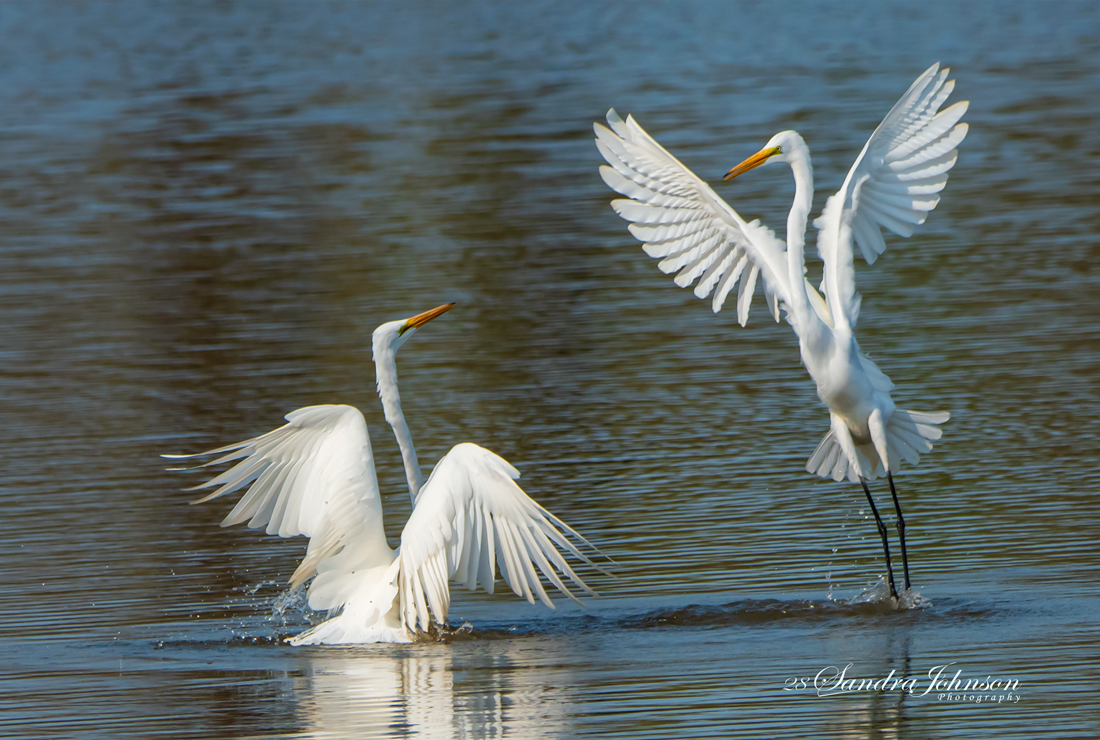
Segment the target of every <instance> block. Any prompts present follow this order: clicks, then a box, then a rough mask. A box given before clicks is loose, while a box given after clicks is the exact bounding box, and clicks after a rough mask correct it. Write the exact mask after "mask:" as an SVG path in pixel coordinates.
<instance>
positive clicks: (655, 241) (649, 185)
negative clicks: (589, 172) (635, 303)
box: [594, 109, 789, 326]
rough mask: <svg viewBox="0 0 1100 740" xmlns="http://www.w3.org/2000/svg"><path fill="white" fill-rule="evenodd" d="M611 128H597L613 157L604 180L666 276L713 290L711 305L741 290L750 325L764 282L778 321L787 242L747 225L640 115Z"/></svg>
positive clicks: (614, 119) (611, 114)
mask: <svg viewBox="0 0 1100 740" xmlns="http://www.w3.org/2000/svg"><path fill="white" fill-rule="evenodd" d="M607 123H608V125H610V126H611V129H610V130H608V129H607V128H605V127H604V126H601V125H600V124H598V123H597V124H595V125H594V129H595V131H596V137H597V138H596V146H597V147H598V148H599V150H600V154H602V155H603V158H604V159H606V160H607V163H608V165H610V167H609V166H607V165H601V166H600V175H602V176H603V180H604V182H606V183H607V184H608V186H609V187H610V188H611V189H612V190H614V191H615V192H617V193H621V194H622V195H625V196H626V198H623V199H620V200H614V201H612V202H611V205H612V207H613V208H614V209H615V211H616V212H617V213H618V214H619V215H620V216H622V217H623V218H624V219H626V220H627V221H631V222H632V223H631V225H630V227H629V228H630V233H631V234H633V235H634V237H635V238H637V239H638V240H639V241H641V242H644V246H643V249H644V250H645V252H646V254H648V255H649V256H650V257H657V258H660V260H661V261H660V262H659V263H658V265H657V266H658V267H659V268H660V269H661V271H662V272H664V273H673V272H675V273H677V274H676V278H675V282H676V284H677V285H679V286H680V287H681V288H685V287H687V286H688V285H691V284H692V283H693V282H695V281H696V280H698V281H699V282H698V283H697V284H696V286H695V295H696V296H697V297H699V298H706V297H707V296H709V295H711V294H712V293H713V298H712V300H711V307H712V309H713V310H714V312H715V313H717V312H718V311H720V310H721V309H722V305H723V304H724V303H725V300H726V297H727V296H728V295H729V294H730V292H731V291H732V290H733V289H734V288H735V287H736V288H737V289H738V290H737V320H738V322H739V323H740V324H741V325H742V326H744V325H745V322H746V321H747V320H748V316H749V303H750V302H751V300H752V296H753V293H754V292H755V290H756V280H757V278H758V277H759V276H763V278H764V295H765V298H766V299H767V302H768V308H769V310H770V311H771V313H772V315H773V316H774V317H775V320H776V321H778V320H779V302H780V301H783V302H785V301H786V300H787V295H789V293H788V290H787V279H786V271H785V270H786V256H785V251H786V245H785V244H784V243H783V242H782V241H780V240H779V239H777V238H776V236H775V234H774V233H773V232H772V231H771V230H770V229H768V228H766V227H764V226H762V225H760V222H759V221H753V222H752V223H746V222H745V221H744V219H742V218H741V216H739V215H738V214H737V212H736V211H734V210H733V209H732V208H730V206H729V205H727V204H726V202H725V201H724V200H722V199H721V198H719V197H718V195H717V194H716V193H715V192H714V190H712V189H711V188H710V186H709V185H707V184H706V183H705V182H703V181H702V180H700V179H699V178H698V177H697V176H696V175H695V174H694V173H693V172H692V171H691V170H689V169H688V168H687V167H685V166H684V165H683V164H682V163H681V162H680V161H679V160H678V159H676V158H675V157H673V156H672V155H671V154H669V153H668V151H666V150H665V149H664V147H662V146H661V145H660V144H658V143H657V142H656V141H655V140H654V139H653V137H652V136H650V135H649V134H647V133H646V132H645V131H644V130H643V129H642V127H641V126H639V125H638V123H637V121H635V120H634V117H633V116H628V117H627V119H626V121H623V120H622V119H621V118H619V116H618V114H617V113H615V110H614V109H612V110H609V111H608V112H607Z"/></svg>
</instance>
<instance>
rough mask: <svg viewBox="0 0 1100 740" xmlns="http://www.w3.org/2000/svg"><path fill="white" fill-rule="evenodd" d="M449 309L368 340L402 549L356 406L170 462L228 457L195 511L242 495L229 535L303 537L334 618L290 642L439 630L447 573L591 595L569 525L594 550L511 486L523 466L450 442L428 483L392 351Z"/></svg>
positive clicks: (473, 583)
mask: <svg viewBox="0 0 1100 740" xmlns="http://www.w3.org/2000/svg"><path fill="white" fill-rule="evenodd" d="M452 305H453V304H448V305H446V306H440V307H439V308H437V309H433V310H432V311H428V312H425V313H423V314H418V315H417V316H414V317H412V318H411V319H408V320H403V321H393V322H389V323H387V324H383V325H382V326H380V327H378V329H377V330H375V332H374V354H375V363H376V366H377V370H378V384H379V394H380V396H381V398H382V401H383V405H384V406H385V408H386V419H387V421H389V422H390V424H391V425H392V426H393V428H394V432H395V434H396V435H397V438H398V444H399V445H400V446H401V448H402V456H403V458H404V460H405V463H406V476H407V477H408V480H409V487H410V494H411V495H412V497H413V512H412V515H411V516H410V517H409V520H408V522H407V523H406V524H405V528H404V529H403V530H402V532H401V543H400V546H399V547H398V549H397V550H391V549H390V547H389V545H388V544H387V542H386V535H385V532H384V530H383V528H382V501H381V498H380V496H379V490H378V480H377V478H376V476H375V472H374V458H373V455H372V453H371V447H370V437H369V435H368V433H367V425H366V422H365V421H364V419H363V414H362V413H360V412H359V410H358V409H356V408H353V407H351V406H309V407H306V408H301V409H298V410H297V411H293V412H291V413H290V414H287V417H286V420H287V424H286V425H285V426H282V427H280V428H278V429H276V430H274V431H271V432H268V433H267V434H264V435H262V436H259V437H256V438H254V439H250V440H247V441H245V442H239V443H237V444H234V445H229V446H227V447H222V448H219V449H216V450H210V451H209V452H203V453H199V454H198V455H165V457H170V458H176V459H186V458H193V457H200V456H203V455H213V454H220V455H221V456H220V457H218V458H216V459H214V460H212V461H210V462H207V463H205V464H204V465H203V466H201V467H208V466H212V465H218V464H221V463H226V462H234V463H235V464H234V465H233V466H232V467H231V468H229V469H228V470H226V471H225V472H223V473H221V474H220V475H218V476H216V477H214V478H213V479H211V480H209V481H207V482H206V483H203V484H201V485H199V486H196V487H195V489H206V488H213V487H217V490H215V491H214V492H213V493H211V494H209V495H208V496H205V497H203V498H201V499H198V500H197V501H195V502H193V503H201V502H203V501H209V500H211V499H214V498H217V497H219V496H223V495H225V494H229V493H233V492H235V491H238V490H240V489H241V488H244V487H246V486H247V487H248V491H247V493H245V495H244V496H242V497H241V500H240V501H239V502H238V503H237V505H236V506H235V507H234V508H233V510H232V511H231V512H230V513H229V515H228V516H227V517H226V518H225V519H224V520H223V521H222V526H223V527H228V526H231V525H233V524H240V523H242V522H246V521H247V522H248V526H249V527H254V528H260V527H263V528H265V530H266V531H267V533H268V534H276V535H279V536H280V537H294V536H298V535H302V536H305V537H308V538H309V545H308V547H307V549H306V556H305V558H304V559H303V560H302V563H301V564H300V565H299V566H298V568H297V570H295V572H294V575H293V576H292V578H291V584H292V585H298V584H300V583H303V582H305V581H307V580H309V579H310V578H313V581H312V582H311V583H310V585H309V592H308V596H309V606H310V608H312V609H317V610H328V611H329V612H339V613H338V614H337V615H336V616H333V617H332V618H331V619H329V620H327V621H325V622H323V623H321V624H319V625H317V626H315V627H313V628H312V629H309V630H307V631H305V632H303V633H302V634H300V635H298V636H296V637H293V638H291V639H290V640H289V642H291V643H292V644H295V645H310V644H320V643H327V644H334V643H364V642H409V641H411V640H412V639H413V637H414V636H415V635H416V633H417V632H418V631H427V630H428V628H429V625H430V623H431V620H432V618H433V617H434V619H435V621H436V622H438V623H445V621H446V619H447V612H448V610H449V607H450V587H449V581H450V579H451V578H454V579H455V580H456V581H457V582H459V583H461V584H463V585H465V586H466V588H468V589H470V590H471V591H474V590H476V589H477V588H478V586H480V587H481V588H483V589H484V590H485V591H487V592H489V593H490V594H491V593H493V586H494V580H495V577H496V571H497V567H498V566H499V569H500V574H501V577H502V578H503V579H504V581H505V583H507V584H508V585H509V586H511V588H512V590H513V591H514V592H515V593H516V594H517V595H518V596H521V597H523V598H525V599H527V601H529V602H531V603H534V600H535V597H538V598H539V600H541V601H542V602H543V603H544V604H546V605H547V606H549V607H550V608H554V605H553V602H552V601H551V600H550V597H549V596H548V595H547V593H546V589H545V588H544V587H543V585H542V582H541V579H540V574H541V576H542V577H545V578H546V580H547V581H549V582H550V583H551V584H552V585H553V586H555V587H556V588H557V589H558V590H560V591H561V592H562V593H563V594H565V595H566V596H568V597H569V598H571V599H573V600H574V601H576V597H575V596H574V595H573V594H572V593H571V591H570V589H569V587H568V586H567V585H566V583H565V581H564V580H563V578H562V577H563V576H564V578H565V579H568V580H569V581H572V583H573V584H574V585H575V586H576V587H578V588H580V589H582V590H584V591H586V592H588V593H594V592H593V591H592V589H590V588H589V587H588V586H587V585H586V584H585V583H584V581H583V580H581V578H580V577H579V576H578V575H577V574H576V572H574V570H573V568H572V567H570V565H569V563H568V562H566V560H565V558H564V557H563V555H562V552H563V551H564V552H565V553H567V554H569V555H572V556H573V557H575V558H577V559H578V560H579V561H581V562H583V563H586V564H589V565H593V566H594V564H593V563H592V562H591V560H589V558H587V557H586V556H585V555H584V554H583V553H581V552H580V550H578V549H577V547H576V546H575V545H574V544H573V543H572V542H570V541H569V539H568V538H567V536H566V535H565V534H563V533H562V530H564V531H565V532H567V533H568V534H569V535H572V536H573V537H574V538H576V539H577V541H578V542H580V543H583V544H585V545H588V542H587V541H586V540H585V539H584V538H583V537H581V536H580V535H579V534H577V533H576V532H575V531H573V530H572V529H571V528H570V527H568V526H567V525H565V524H564V523H563V522H562V521H561V520H559V519H558V518H557V517H555V516H554V515H553V514H551V513H550V512H548V511H547V510H546V509H544V508H543V507H541V506H539V504H537V503H536V502H535V501H533V500H532V499H531V498H530V497H529V496H528V495H527V494H526V493H524V492H523V490H522V489H521V488H520V487H519V486H518V485H517V484H516V482H515V481H516V480H517V479H518V478H519V471H517V470H516V469H515V468H514V467H512V466H511V465H509V464H508V462H506V461H505V460H504V459H503V458H501V457H499V456H497V455H495V454H493V453H492V452H490V451H489V450H486V449H484V448H482V447H479V446H477V445H475V444H470V443H464V444H459V445H456V446H455V447H454V448H452V449H451V451H450V452H448V453H447V454H446V455H444V456H443V458H442V459H441V460H440V461H439V463H438V464H437V465H436V466H435V469H434V470H433V471H432V474H431V476H430V477H429V478H428V481H427V482H426V483H423V485H422V486H421V477H420V471H419V467H418V466H417V464H416V453H415V450H413V449H412V437H411V435H410V434H409V430H408V426H407V425H406V424H405V420H404V415H403V414H402V413H401V408H400V398H399V396H398V393H397V370H396V362H395V357H396V352H397V349H398V348H399V347H400V346H401V344H403V343H404V342H405V341H406V340H407V339H408V338H409V337H410V336H412V334H413V333H415V331H416V328H417V327H418V326H421V325H422V324H424V323H425V322H427V321H429V320H430V319H432V318H434V317H435V316H438V315H440V314H441V313H443V312H444V311H446V310H448V309H449V308H451V306H452ZM410 464H411V466H412V468H410ZM195 489H191V490H195ZM589 546H590V547H591V545H589ZM559 548H560V549H559ZM593 549H594V548H593ZM594 567H596V566H594ZM559 573H560V574H561V575H559Z"/></svg>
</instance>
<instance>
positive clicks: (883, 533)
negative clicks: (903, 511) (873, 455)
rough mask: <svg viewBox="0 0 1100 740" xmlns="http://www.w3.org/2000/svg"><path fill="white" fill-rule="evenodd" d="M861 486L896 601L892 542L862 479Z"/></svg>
mask: <svg viewBox="0 0 1100 740" xmlns="http://www.w3.org/2000/svg"><path fill="white" fill-rule="evenodd" d="M859 484H860V485H861V486H863V492H864V493H866V494H867V503H869V504H870V505H871V513H872V514H874V515H875V524H876V525H878V533H879V536H880V537H882V551H883V552H884V553H886V576H887V578H889V580H890V595H891V596H893V597H894V598H895V599H896V598H897V597H898V589H897V588H896V587H895V586H894V569H893V568H892V567H890V541H889V540H888V539H886V525H885V524H883V523H882V517H880V516H879V515H878V508H877V507H876V506H875V500H874V499H873V498H871V489H869V488H868V487H867V481H865V480H863V478H860V479H859Z"/></svg>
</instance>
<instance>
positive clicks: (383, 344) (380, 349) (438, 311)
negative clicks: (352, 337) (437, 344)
mask: <svg viewBox="0 0 1100 740" xmlns="http://www.w3.org/2000/svg"><path fill="white" fill-rule="evenodd" d="M454 307H455V304H453V303H445V304H443V305H442V306H437V307H435V308H433V309H432V310H430V311H425V312H424V313H418V314H417V315H416V316H413V317H412V318H409V319H398V320H397V321H387V322H386V323H385V324H382V326H380V327H378V328H377V329H375V330H374V334H373V335H372V341H373V345H374V356H375V359H376V360H377V359H378V357H379V356H380V355H383V354H396V352H397V350H398V349H400V348H401V345H402V344H404V343H405V342H406V341H408V339H409V337H411V336H412V335H413V334H415V333H416V330H417V329H418V328H420V327H421V326H423V325H424V324H426V323H428V322H429V321H431V320H432V319H434V318H435V317H436V316H442V315H443V314H445V313H447V312H448V311H450V310H451V309H452V308H454Z"/></svg>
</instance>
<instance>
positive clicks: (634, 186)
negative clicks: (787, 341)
mask: <svg viewBox="0 0 1100 740" xmlns="http://www.w3.org/2000/svg"><path fill="white" fill-rule="evenodd" d="M947 73H948V70H947V69H946V68H945V69H943V70H940V66H939V64H938V63H937V64H934V65H932V67H930V68H929V69H928V70H927V71H925V72H924V74H922V75H921V76H920V77H918V78H917V80H916V81H915V82H914V83H913V84H912V86H910V88H909V90H908V91H907V92H906V93H905V95H904V96H902V98H901V100H900V101H898V103H897V104H896V105H895V106H894V107H893V108H892V109H891V110H890V112H889V113H888V114H887V115H886V118H885V119H883V121H882V123H881V124H879V126H878V128H876V129H875V131H874V133H872V134H871V138H870V139H869V140H868V141H867V144H866V145H865V146H864V147H863V151H862V152H860V154H859V157H857V158H856V162H855V164H854V165H852V168H851V169H850V170H849V171H848V176H847V177H846V178H845V179H844V184H843V185H842V186H841V188H840V190H839V191H838V192H837V193H836V194H835V195H833V196H830V197H829V199H828V200H827V201H826V203H825V208H824V211H823V212H822V214H821V217H820V218H818V219H816V220H815V221H814V226H816V227H817V229H818V236H817V248H818V252H819V254H820V256H821V259H822V260H823V261H824V263H825V264H824V279H823V280H822V282H821V290H822V292H823V293H824V297H822V295H821V294H820V293H818V291H817V290H815V289H814V287H813V285H811V284H810V283H809V282H808V281H807V280H806V278H805V275H806V264H805V259H804V256H803V250H804V246H805V232H806V222H807V218H808V216H809V213H810V208H811V206H812V202H813V192H814V184H813V170H812V168H811V165H810V153H809V150H808V148H807V147H806V143H805V142H804V141H803V140H802V137H801V136H800V135H799V134H798V133H797V132H795V131H783V132H781V133H778V134H776V135H775V136H773V137H772V139H771V140H770V141H769V142H768V143H767V145H766V146H765V147H764V148H763V149H761V150H760V151H759V152H757V153H756V154H754V155H753V156H751V157H749V158H748V159H746V160H745V161H744V162H742V163H741V164H739V165H737V166H736V167H734V168H733V169H732V170H730V171H729V173H727V175H726V177H725V179H727V180H728V179H730V178H733V177H736V176H738V175H740V174H743V173H745V172H748V171H749V170H751V169H753V168H755V167H759V166H761V165H764V164H769V163H772V162H785V163H787V164H788V165H790V167H791V170H792V172H793V173H794V180H795V195H794V204H793V205H792V206H791V210H790V214H789V215H788V217H787V241H786V244H784V243H783V241H781V240H780V239H778V238H777V237H776V236H775V234H774V233H773V232H772V231H771V230H770V229H768V228H766V227H764V226H762V225H761V224H760V222H759V221H752V222H751V223H750V222H746V221H745V220H744V219H743V218H741V216H740V215H738V213H737V212H736V211H735V210H734V209H733V208H731V207H730V206H729V205H728V204H727V203H726V202H725V201H724V200H722V199H721V198H720V197H718V195H717V194H716V193H715V192H714V190H712V189H711V188H710V186H708V185H707V184H706V183H705V182H703V181H702V180H701V179H699V178H698V177H697V176H696V175H695V174H694V173H692V172H691V170H689V169H688V168H687V167H685V166H684V165H683V164H681V163H680V161H679V160H677V159H676V158H675V157H673V156H672V155H671V154H669V153H668V151H666V150H665V149H664V148H663V147H662V146H661V145H660V144H658V143H657V142H656V141H655V140H654V139H653V138H652V137H651V136H650V135H649V134H647V133H646V132H645V131H644V130H643V129H642V127H641V126H639V125H638V123H637V122H636V121H635V120H634V118H633V117H628V118H627V119H626V120H625V121H623V120H622V119H621V118H620V117H619V116H618V115H617V114H616V113H615V111H614V109H612V110H610V111H608V114H607V121H608V124H609V125H610V126H611V128H610V130H608V129H607V128H605V127H604V126H602V125H600V124H596V125H595V131H596V136H597V139H596V146H597V147H598V148H599V150H600V153H601V154H602V155H603V157H604V159H606V160H607V162H608V164H609V165H610V166H607V165H603V166H601V167H600V173H601V175H602V176H603V179H604V182H606V183H607V184H608V185H609V186H610V187H611V188H612V189H613V190H615V191H616V192H618V193H621V194H622V195H625V196H626V198H625V199H622V200H616V201H613V202H612V206H613V207H614V208H615V210H616V211H617V212H618V213H619V215H620V216H622V217H623V218H624V219H626V220H628V221H631V222H633V223H631V225H630V226H629V229H630V232H631V233H632V234H633V235H634V236H635V238H637V239H638V240H639V241H641V242H644V247H643V249H644V250H645V252H646V254H648V255H650V256H651V257H656V258H660V260H661V261H660V263H658V267H659V268H660V269H661V270H662V271H663V272H665V273H673V272H676V273H677V274H676V277H675V282H676V284H677V285H679V286H680V287H687V286H688V285H690V284H692V283H693V282H695V281H696V280H698V282H697V283H696V286H695V295H696V296H698V297H699V298H707V297H708V296H711V306H712V308H713V310H714V312H715V313H717V312H718V311H720V310H721V308H722V306H723V304H724V302H725V300H726V297H727V296H729V295H730V293H731V292H732V290H733V289H734V288H737V294H736V295H737V299H736V304H737V320H738V322H739V323H740V324H741V325H742V326H744V325H745V322H746V321H747V319H748V314H749V304H750V301H751V300H752V296H753V293H754V292H755V288H756V281H757V278H763V288H764V295H765V298H766V301H767V305H768V308H769V311H770V312H771V314H772V315H773V316H774V318H775V320H776V321H779V309H780V308H783V309H784V311H785V312H786V316H787V320H788V322H790V324H791V326H792V327H793V328H794V331H795V334H797V335H798V344H799V349H800V350H801V354H802V362H803V364H804V365H805V366H806V369H807V370H808V371H809V373H810V376H811V377H812V378H813V379H814V382H815V383H816V384H817V394H818V397H819V398H820V399H821V401H822V403H824V404H825V406H826V407H828V409H829V416H830V431H829V432H828V433H827V434H826V435H825V437H824V438H823V439H822V440H821V443H820V444H819V445H818V446H817V449H816V450H815V451H814V453H813V455H811V456H810V459H809V462H808V463H807V465H806V469H807V471H809V472H811V473H816V474H817V475H820V476H822V477H832V478H833V479H834V480H837V481H840V480H843V479H844V478H845V477H847V478H848V479H849V480H850V481H851V482H853V483H854V482H857V481H858V482H859V483H860V484H861V485H862V486H863V491H864V493H865V494H866V495H867V501H868V503H870V505H871V511H872V513H873V514H874V516H875V522H876V524H877V526H878V531H879V534H880V536H881V538H882V547H883V551H884V553H885V556H886V568H887V576H888V579H889V584H890V593H891V595H892V596H893V597H894V598H895V599H896V598H897V595H898V592H897V588H896V587H895V584H894V574H893V569H892V567H891V565H890V546H889V540H888V538H887V531H886V526H885V525H884V524H883V522H882V518H881V517H880V516H879V513H878V509H877V508H876V507H875V502H874V499H873V498H872V496H871V492H870V490H869V489H868V487H867V483H866V480H867V479H868V478H878V477H881V476H883V475H885V476H886V478H887V480H888V481H889V483H890V493H891V495H892V496H893V500H894V508H895V510H896V512H897V529H898V536H899V539H900V541H901V552H902V562H903V565H904V568H905V588H906V590H908V589H910V587H911V586H910V579H909V562H908V555H907V553H906V549H905V520H904V519H903V518H902V513H901V504H900V502H899V501H898V495H897V489H896V488H895V486H894V478H893V473H895V472H897V470H898V468H899V466H900V463H901V461H902V460H905V461H906V462H908V463H910V464H913V465H915V464H916V463H917V462H918V461H919V459H920V454H921V453H926V452H929V451H930V450H931V449H932V442H933V441H934V440H937V439H939V438H940V436H941V434H942V432H941V430H940V428H939V425H941V424H943V423H944V422H946V421H947V419H948V418H949V414H948V413H947V412H933V413H924V412H916V411H905V410H902V409H898V408H895V406H894V402H893V400H891V397H890V391H891V390H892V389H893V388H894V384H893V383H892V382H890V379H889V378H888V377H886V375H885V374H884V373H883V372H882V371H881V370H879V369H878V367H877V366H876V365H875V363H873V362H872V361H871V360H870V359H869V358H868V357H867V356H866V355H864V354H862V353H861V352H860V348H859V345H858V344H857V343H856V339H855V335H854V329H855V326H856V320H857V319H858V317H859V306H860V298H859V295H858V294H857V293H856V288H855V269H854V258H855V252H854V247H855V245H858V246H859V252H860V254H861V255H862V256H863V259H864V260H866V262H867V263H868V264H871V263H873V262H874V261H875V259H876V258H877V257H878V255H880V254H882V252H883V251H884V250H885V248H886V243H885V241H884V240H883V237H882V232H881V230H880V229H881V228H886V229H887V230H889V231H892V232H893V233H895V234H897V235H898V236H902V237H908V236H910V235H912V233H913V231H914V229H915V227H916V226H918V225H920V224H922V223H924V220H925V218H926V217H927V216H928V213H929V211H931V210H932V209H934V208H935V207H936V204H937V203H938V202H939V195H938V193H939V192H940V191H941V190H943V188H944V185H945V184H946V183H947V173H948V171H949V170H950V169H951V168H952V167H953V166H954V165H955V160H956V156H957V155H956V151H955V150H956V147H957V146H958V145H959V143H960V142H961V141H962V140H963V138H964V137H965V136H966V132H967V126H966V124H965V123H959V120H960V119H961V118H962V115H963V113H965V112H966V108H967V103H966V102H960V103H955V104H954V105H952V106H950V107H948V108H946V109H944V110H943V111H941V110H940V107H941V106H942V105H943V103H944V102H945V101H946V100H947V97H948V96H949V95H950V94H951V91H952V90H953V89H954V86H955V85H954V81H953V80H950V81H949V80H947Z"/></svg>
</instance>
